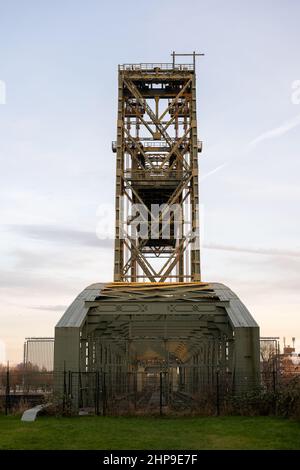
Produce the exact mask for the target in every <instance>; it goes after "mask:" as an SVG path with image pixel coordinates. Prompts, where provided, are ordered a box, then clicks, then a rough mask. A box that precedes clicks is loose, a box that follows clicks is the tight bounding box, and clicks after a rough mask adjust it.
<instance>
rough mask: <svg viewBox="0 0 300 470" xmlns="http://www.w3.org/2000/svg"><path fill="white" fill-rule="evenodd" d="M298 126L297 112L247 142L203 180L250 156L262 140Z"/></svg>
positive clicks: (299, 115)
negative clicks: (290, 117)
mask: <svg viewBox="0 0 300 470" xmlns="http://www.w3.org/2000/svg"><path fill="white" fill-rule="evenodd" d="M298 126H300V114H297V116H295V117H293V118H292V119H289V120H288V121H285V122H284V123H283V124H281V125H280V126H278V127H275V128H274V129H271V130H269V131H267V132H264V133H263V134H261V135H259V136H258V137H256V138H255V139H253V140H251V141H250V142H248V144H246V145H245V147H244V148H242V149H241V150H240V152H239V153H238V154H237V155H236V156H233V157H232V158H229V159H228V160H227V162H224V163H223V164H222V165H219V166H217V167H216V168H214V169H213V170H211V171H209V172H208V173H206V174H205V175H203V177H202V178H201V181H203V180H205V179H206V178H207V177H209V176H211V175H213V174H215V173H217V172H218V171H220V170H222V169H223V168H224V167H226V166H227V165H229V164H230V163H232V162H233V161H236V160H238V159H240V158H243V157H246V156H248V155H249V152H250V151H251V150H253V149H254V148H255V147H256V146H257V145H258V144H260V143H261V142H264V141H265V140H269V139H273V138H276V137H281V136H282V135H284V134H286V133H287V132H289V131H291V130H292V129H294V128H295V127H298Z"/></svg>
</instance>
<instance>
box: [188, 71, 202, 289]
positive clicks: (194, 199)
mask: <svg viewBox="0 0 300 470" xmlns="http://www.w3.org/2000/svg"><path fill="white" fill-rule="evenodd" d="M191 128H192V129H191V148H190V159H191V166H192V181H191V211H192V230H193V236H194V237H195V240H194V242H193V246H192V249H191V275H192V280H193V281H200V280H201V273H200V246H199V243H200V238H199V237H200V235H199V226H198V224H199V179H198V178H199V176H198V141H197V108H196V77H195V71H194V74H193V77H192V99H191Z"/></svg>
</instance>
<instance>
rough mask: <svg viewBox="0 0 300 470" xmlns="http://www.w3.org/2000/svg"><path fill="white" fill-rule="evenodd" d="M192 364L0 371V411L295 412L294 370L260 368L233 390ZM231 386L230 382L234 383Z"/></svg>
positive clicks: (298, 408) (298, 391)
mask: <svg viewBox="0 0 300 470" xmlns="http://www.w3.org/2000/svg"><path fill="white" fill-rule="evenodd" d="M206 376H208V377H209V381H208V382H203V380H202V379H203V378H202V377H201V375H200V374H199V373H197V371H195V369H194V368H192V367H190V368H188V367H186V368H185V370H184V374H183V373H182V372H181V373H180V374H179V373H178V371H176V370H175V371H174V370H161V371H157V372H151V373H148V372H139V371H132V372H126V373H124V372H120V374H119V375H118V377H116V375H115V374H114V375H113V374H111V373H110V372H109V371H103V370H100V371H94V372H79V371H78V372H74V371H68V370H66V371H64V372H59V373H55V374H54V373H53V372H40V371H24V370H20V371H16V370H12V371H9V370H7V371H2V372H0V410H1V411H2V412H3V413H6V414H9V413H12V412H14V411H18V409H20V408H21V409H24V408H29V407H31V406H34V405H37V404H40V403H46V402H47V403H52V404H53V406H55V408H56V412H57V413H61V414H77V413H80V414H96V415H115V416H116V415H149V414H150V415H191V414H195V415H219V414H232V413H238V414H280V415H289V416H290V415H295V414H296V415H297V414H298V413H299V416H300V374H296V373H294V374H289V375H284V374H282V373H280V371H278V370H277V371H276V370H275V369H270V371H268V372H266V370H262V374H261V383H260V384H259V385H258V384H250V383H248V385H247V389H245V388H243V387H244V384H245V382H243V384H242V385H243V387H240V389H239V388H238V387H237V388H235V389H234V388H233V377H232V376H231V375H230V374H227V373H226V371H224V370H219V369H216V370H214V371H211V373H210V374H208V375H207V374H206ZM235 387H236V384H235Z"/></svg>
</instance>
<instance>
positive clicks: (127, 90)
mask: <svg viewBox="0 0 300 470" xmlns="http://www.w3.org/2000/svg"><path fill="white" fill-rule="evenodd" d="M118 86H119V93H118V120H117V141H116V142H113V146H112V148H113V151H114V152H115V153H116V157H117V165H116V166H117V168H116V233H115V263H114V280H115V281H126V282H127V281H129V282H136V281H138V282H140V281H150V282H164V281H171V282H172V281H174V282H176V281H177V282H186V281H200V250H199V226H198V225H199V224H198V221H199V217H198V209H199V207H198V206H199V200H198V197H199V196H198V152H199V151H201V142H199V141H198V140H197V119H196V84H195V66H194V64H187V65H180V64H175V61H173V63H172V64H138V65H137V64H128V65H123V66H119V81H118ZM154 206H155V207H159V210H158V212H155V213H154V211H153V207H154ZM136 207H143V210H142V211H141V210H137V209H136ZM174 207H175V208H176V211H177V212H176V213H175V212H174ZM170 208H171V209H170ZM177 217H178V219H177ZM166 218H167V219H168V221H169V228H168V232H166V230H165V228H164V227H165V226H164V222H163V221H164V220H165V219H166ZM178 221H179V222H178ZM143 224H146V226H147V228H146V235H145V233H144V235H143V236H141V233H140V228H141V225H143ZM154 227H156V232H155V236H153V228H154ZM166 233H167V235H166Z"/></svg>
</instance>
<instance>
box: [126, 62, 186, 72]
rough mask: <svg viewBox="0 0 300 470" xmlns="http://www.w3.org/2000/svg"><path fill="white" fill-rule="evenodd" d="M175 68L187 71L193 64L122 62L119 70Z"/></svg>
mask: <svg viewBox="0 0 300 470" xmlns="http://www.w3.org/2000/svg"><path fill="white" fill-rule="evenodd" d="M157 69H158V70H176V71H189V70H194V65H193V64H175V65H174V64H172V63H140V64H122V65H119V70H125V71H127V70H128V71H144V70H146V71H156V70H157Z"/></svg>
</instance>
